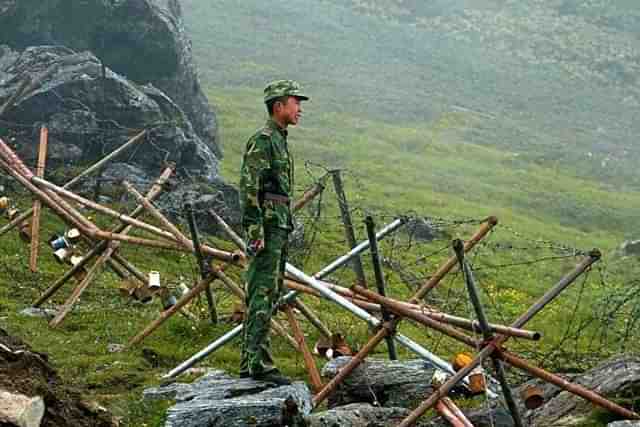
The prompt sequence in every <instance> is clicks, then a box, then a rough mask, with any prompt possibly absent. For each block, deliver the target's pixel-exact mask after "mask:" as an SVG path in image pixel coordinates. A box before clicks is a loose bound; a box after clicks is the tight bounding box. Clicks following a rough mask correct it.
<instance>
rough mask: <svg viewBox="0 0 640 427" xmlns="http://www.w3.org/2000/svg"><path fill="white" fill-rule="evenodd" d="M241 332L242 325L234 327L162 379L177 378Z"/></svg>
mask: <svg viewBox="0 0 640 427" xmlns="http://www.w3.org/2000/svg"><path fill="white" fill-rule="evenodd" d="M241 332H242V325H238V326H236V327H235V328H233V329H232V330H230V331H229V332H227V333H226V334H224V335H223V336H221V337H220V338H218V339H217V340H215V341H214V342H212V343H211V344H209V345H208V346H206V347H205V348H203V349H202V350H200V351H199V352H197V353H196V354H194V355H193V356H191V357H190V358H189V359H187V360H185V361H184V362H182V363H181V364H179V365H178V366H176V367H175V368H173V369H172V370H170V371H169V372H168V373H167V374H166V375H163V376H162V379H164V380H168V379H171V378H175V377H177V376H178V375H180V374H181V373H183V372H184V371H186V370H187V369H189V368H190V367H192V366H193V365H195V364H196V363H198V362H200V361H201V360H204V359H205V358H206V357H207V356H208V355H210V354H211V353H213V352H214V351H216V350H217V349H219V348H220V347H222V346H223V345H225V344H226V343H228V342H229V341H231V340H232V339H234V338H235V337H237V336H238V335H240V333H241Z"/></svg>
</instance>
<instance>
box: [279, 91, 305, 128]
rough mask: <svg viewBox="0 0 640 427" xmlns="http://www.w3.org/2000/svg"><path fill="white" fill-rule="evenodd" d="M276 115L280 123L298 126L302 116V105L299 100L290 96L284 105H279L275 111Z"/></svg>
mask: <svg viewBox="0 0 640 427" xmlns="http://www.w3.org/2000/svg"><path fill="white" fill-rule="evenodd" d="M275 113H276V114H277V115H278V117H277V118H279V119H280V122H281V123H282V124H284V125H285V126H287V125H294V126H295V125H297V124H298V122H299V121H300V116H301V115H302V104H301V103H300V100H299V99H298V98H295V97H293V96H290V97H288V98H287V101H286V102H284V103H278V106H277V107H276V109H275Z"/></svg>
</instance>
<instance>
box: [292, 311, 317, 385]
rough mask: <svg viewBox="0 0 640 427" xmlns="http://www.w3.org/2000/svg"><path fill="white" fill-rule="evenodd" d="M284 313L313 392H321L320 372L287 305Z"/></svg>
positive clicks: (294, 316) (293, 314)
mask: <svg viewBox="0 0 640 427" xmlns="http://www.w3.org/2000/svg"><path fill="white" fill-rule="evenodd" d="M284 312H285V313H287V317H288V319H289V324H290V325H291V330H292V331H293V336H295V337H296V341H298V347H299V348H300V350H302V357H303V358H304V364H305V365H306V366H307V371H309V379H310V380H311V386H312V387H313V391H314V392H315V393H317V392H319V391H320V390H322V379H320V372H318V366H316V361H315V360H314V359H313V355H312V354H311V352H310V351H309V348H308V347H307V343H306V342H305V339H304V333H303V332H302V329H301V328H300V324H299V323H298V320H297V319H296V315H295V313H294V312H293V308H291V306H290V305H287V306H285V307H284Z"/></svg>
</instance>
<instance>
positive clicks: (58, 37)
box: [0, 0, 221, 157]
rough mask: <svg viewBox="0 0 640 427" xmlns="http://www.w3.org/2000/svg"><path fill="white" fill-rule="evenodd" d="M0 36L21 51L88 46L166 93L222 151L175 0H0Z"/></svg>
mask: <svg viewBox="0 0 640 427" xmlns="http://www.w3.org/2000/svg"><path fill="white" fill-rule="evenodd" d="M0 40H2V42H3V43H5V44H7V45H9V46H11V47H13V48H14V49H18V50H22V49H26V48H28V47H30V46H37V45H61V46H66V47H68V48H70V49H73V50H74V51H76V52H81V51H90V52H92V53H93V54H94V55H95V56H96V57H97V58H100V60H101V61H102V62H103V63H104V65H105V66H106V67H108V68H110V69H111V70H113V71H115V72H116V73H118V74H120V75H122V76H126V78H127V79H129V80H132V81H135V82H136V83H138V84H147V83H151V84H152V85H153V86H154V87H156V88H159V89H160V90H162V91H163V92H164V93H166V94H167V95H168V96H169V98H171V99H172V100H173V101H174V102H175V104H177V105H178V106H179V107H180V108H181V109H182V110H183V111H184V113H185V114H186V116H187V117H188V118H189V120H190V121H191V122H192V123H193V128H194V130H195V132H196V134H197V135H198V136H199V137H200V139H201V140H202V141H203V142H204V144H205V145H207V146H208V147H209V150H210V151H213V152H214V153H215V154H216V155H217V156H218V157H220V156H221V150H220V147H219V146H218V144H217V137H216V135H217V124H216V118H215V116H214V114H213V112H212V111H211V109H210V107H209V105H208V103H207V99H206V97H205V96H204V93H203V91H202V88H201V86H200V82H199V80H198V76H197V72H196V69H195V65H194V62H193V55H192V52H191V43H190V41H189V39H188V38H187V36H186V34H185V30H184V26H183V23H182V12H181V9H180V4H179V2H178V1H177V0H86V1H82V2H78V1H74V0H48V1H39V0H21V1H19V2H18V1H16V0H0ZM70 53H71V52H70ZM98 63H99V62H98Z"/></svg>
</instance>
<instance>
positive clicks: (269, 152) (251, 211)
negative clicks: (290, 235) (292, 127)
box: [240, 120, 293, 240]
mask: <svg viewBox="0 0 640 427" xmlns="http://www.w3.org/2000/svg"><path fill="white" fill-rule="evenodd" d="M266 193H270V194H276V195H279V196H285V197H287V198H289V199H290V198H291V197H292V195H293V158H292V157H291V156H290V154H289V147H288V145H287V131H286V129H281V128H280V127H279V126H278V125H277V124H276V123H275V122H274V121H273V120H268V121H267V123H266V124H265V126H264V127H263V128H262V129H261V130H259V131H258V132H256V133H255V134H254V135H253V136H252V137H251V138H249V141H248V142H247V146H246V150H245V153H244V156H243V158H242V167H241V169H240V207H241V209H242V226H243V228H244V230H245V233H246V235H247V238H248V239H249V240H256V239H262V238H264V227H265V226H275V227H279V228H284V229H287V230H292V229H293V223H292V218H291V202H289V203H276V202H274V201H271V200H268V198H269V197H267V198H266V199H265V194H266ZM267 196H268V195H267Z"/></svg>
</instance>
